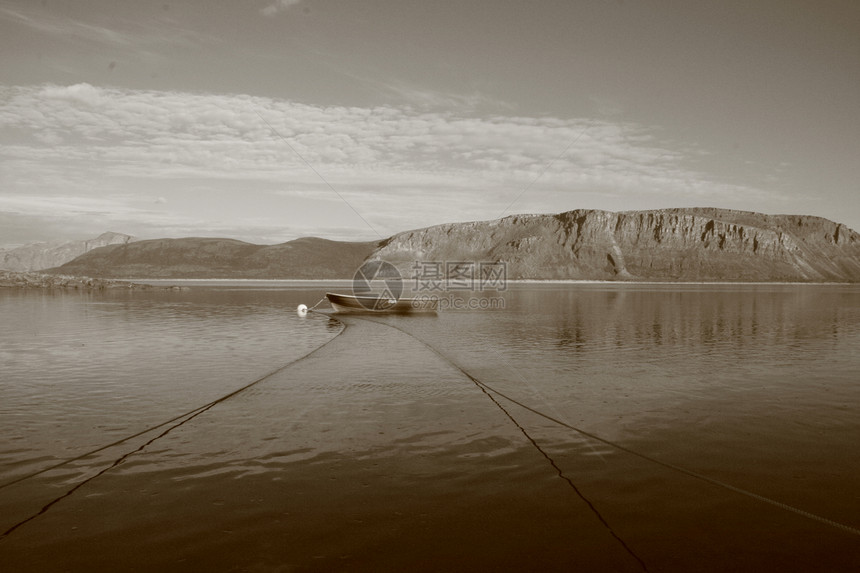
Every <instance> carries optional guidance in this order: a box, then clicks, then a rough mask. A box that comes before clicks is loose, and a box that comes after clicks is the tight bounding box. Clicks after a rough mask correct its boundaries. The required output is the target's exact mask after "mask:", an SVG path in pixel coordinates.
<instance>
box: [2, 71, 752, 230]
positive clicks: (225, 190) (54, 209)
mask: <svg viewBox="0 0 860 573" xmlns="http://www.w3.org/2000/svg"><path fill="white" fill-rule="evenodd" d="M261 116H262V117H261ZM270 126H271V128H274V130H275V131H276V132H277V134H275V133H273V132H272V129H271V128H270ZM0 128H2V130H0V134H2V135H0V144H2V149H0V158H2V162H3V170H2V175H0V176H2V180H0V182H2V190H0V209H2V210H5V211H14V212H18V213H22V214H29V215H36V214H39V215H47V214H49V213H58V212H62V213H67V214H70V216H74V215H79V216H84V215H86V216H98V217H101V218H103V219H104V220H105V221H106V222H112V221H116V222H119V223H125V224H132V223H133V222H134V221H138V223H139V225H143V226H146V225H149V228H150V230H152V232H156V231H155V230H156V229H161V230H162V231H163V230H167V229H174V228H176V227H182V226H183V225H186V226H187V228H188V232H186V233H185V234H194V233H196V232H197V231H193V229H198V230H199V229H200V228H206V229H227V228H229V227H231V225H232V227H233V228H235V229H239V228H242V229H246V228H247V227H249V226H250V225H251V223H248V224H247V225H246V224H244V223H243V224H242V225H237V224H234V223H231V221H237V220H239V219H242V218H243V217H244V220H246V221H256V223H257V224H259V225H260V226H261V228H262V227H266V228H276V227H278V226H279V225H280V226H281V228H282V229H283V228H285V227H289V226H296V225H299V224H301V223H303V222H304V223H309V221H310V220H311V219H312V217H311V218H310V219H309V218H308V217H307V216H306V215H307V213H313V212H317V213H319V212H321V211H323V210H322V209H318V208H319V207H321V206H322V205H323V204H325V205H326V208H325V210H324V211H325V213H326V215H325V216H321V215H317V219H316V224H318V225H327V226H328V227H338V228H340V227H344V228H346V227H349V226H350V225H353V228H355V229H359V230H360V233H359V235H361V233H363V234H364V235H363V236H365V237H367V231H368V230H367V229H363V228H362V223H361V221H358V220H357V218H356V217H355V215H354V213H352V212H350V210H349V208H348V207H347V206H346V205H343V204H342V203H343V201H342V200H341V199H340V198H339V197H337V196H336V195H334V194H333V193H331V191H330V189H328V188H327V186H326V185H325V183H324V182H323V181H321V179H320V178H319V177H318V176H317V175H316V174H315V173H314V172H313V171H311V170H310V169H308V167H307V164H306V163H305V161H306V162H307V163H309V164H310V165H312V166H313V167H314V170H315V171H317V172H319V173H320V174H322V175H323V176H324V177H325V179H326V180H327V181H328V182H329V183H330V184H331V185H332V186H334V187H335V189H337V191H338V193H339V194H340V195H341V196H342V197H343V198H344V199H345V200H346V201H347V202H349V204H350V205H351V206H352V207H354V208H355V209H356V210H357V211H358V212H360V213H362V215H363V216H364V217H366V218H367V219H368V221H370V223H371V224H372V225H373V227H374V228H376V229H379V230H380V232H384V233H394V232H397V231H400V230H404V229H407V228H414V227H420V226H424V225H426V224H431V223H440V222H445V221H451V220H467V219H488V218H494V217H496V216H498V214H499V213H500V212H501V210H502V209H504V208H505V207H506V206H507V205H509V204H510V203H511V201H513V200H514V199H515V198H518V197H519V196H520V195H522V197H520V198H519V200H518V201H517V202H515V203H514V204H513V205H511V209H510V212H522V211H526V210H528V211H544V212H547V211H562V210H565V209H569V208H576V207H581V206H585V205H584V203H587V201H585V200H586V199H588V198H593V197H595V196H598V195H599V196H602V197H604V198H606V197H609V198H615V200H614V201H615V203H617V204H618V205H623V204H625V202H626V203H627V204H631V202H632V204H633V205H639V204H641V203H642V202H643V201H646V200H649V199H650V200H653V201H662V202H663V203H664V204H667V203H668V204H679V203H682V202H683V200H688V201H693V202H697V203H703V202H704V203H709V204H712V203H713V201H712V200H711V198H713V197H714V196H719V197H721V199H722V200H724V201H731V200H732V199H733V198H734V199H737V200H740V199H741V198H743V199H744V200H749V199H750V197H755V196H760V197H762V198H764V197H766V196H767V194H766V193H765V192H763V191H761V190H758V189H754V188H749V187H746V186H742V185H736V184H732V183H730V182H724V181H718V180H714V179H712V178H710V177H708V176H707V175H706V174H703V173H699V172H696V171H695V170H692V169H690V168H689V166H688V163H689V160H690V158H695V157H696V156H697V154H699V153H701V151H700V150H697V149H695V148H693V147H687V148H684V147H678V146H677V145H676V146H674V147H671V148H670V147H668V146H666V145H665V144H662V143H661V142H660V141H659V139H658V138H657V136H656V135H655V134H656V133H657V131H656V130H654V129H652V128H649V127H648V126H641V125H636V124H630V123H623V122H613V121H608V120H586V119H580V118H554V117H517V116H505V115H495V116H489V117H487V116H478V115H475V114H468V113H460V112H458V113H456V114H455V113H450V112H432V111H427V110H419V109H416V108H413V107H395V106H383V107H376V108H358V107H341V106H331V107H321V106H314V105H307V104H301V103H296V102H291V101H286V100H277V99H270V98H261V97H252V96H247V95H217V94H194V93H183V92H165V91H142V90H124V89H116V88H101V87H95V86H91V85H88V84H78V85H71V86H56V85H46V86H27V87H0ZM281 137H283V138H286V139H287V140H288V142H289V146H287V145H285V143H284V141H283V140H282V139H281ZM563 150H564V153H563V154H561V155H559V154H560V153H561V152H562V151H563ZM294 151H295V152H294ZM297 154H298V155H300V157H299V156H297ZM549 162H551V165H550V164H549ZM191 189H194V190H196V191H195V192H196V193H198V195H197V199H196V200H197V202H198V203H201V204H203V205H208V206H207V208H206V210H205V212H201V208H200V207H199V206H198V207H193V206H192V204H193V203H194V199H193V198H189V199H187V200H185V201H183V200H179V198H178V196H179V195H182V194H183V193H191V191H189V190H191ZM524 189H528V191H527V193H525V194H523V190H524ZM216 192H219V193H221V195H219V197H220V198H221V199H220V201H221V203H222V204H223V208H222V209H221V210H220V211H219V210H218V208H217V205H218V203H217V202H211V203H207V201H206V199H205V196H206V194H212V193H216ZM231 193H232V194H231ZM249 194H252V195H249ZM239 197H246V198H247V197H254V200H253V201H250V200H247V199H245V200H244V202H242V201H241V200H240V199H239ZM679 198H680V199H681V200H679ZM646 202H647V201H646ZM604 203H605V202H604ZM615 203H612V202H610V204H615ZM182 209H186V210H185V211H183V210H182ZM297 209H305V210H306V211H305V212H304V213H303V212H300V211H297ZM315 209H316V211H315ZM171 213H172V214H173V215H171V216H170V217H172V218H170V217H168V215H170V214H171ZM183 213H185V214H184V215H183ZM191 213H194V214H193V215H191ZM111 217H113V219H111ZM326 217H330V218H334V219H335V220H336V222H335V223H334V224H332V222H331V221H330V220H329V222H328V223H323V221H324V220H325V218H326ZM260 218H263V219H266V221H267V222H266V223H261V222H260ZM278 221H282V223H279V222H278ZM121 230H122V229H121ZM130 231H134V232H135V233H137V234H141V232H142V231H140V230H138V229H130ZM308 231H311V229H310V228H309V229H308ZM144 232H145V231H144ZM284 233H285V232H284V231H283V230H282V231H281V233H280V234H277V233H274V234H273V233H271V232H267V236H270V237H272V238H275V239H276V240H286V238H289V237H284V236H283V235H284ZM304 234H311V233H310V232H308V233H304ZM356 238H360V237H356ZM367 238H375V237H367Z"/></svg>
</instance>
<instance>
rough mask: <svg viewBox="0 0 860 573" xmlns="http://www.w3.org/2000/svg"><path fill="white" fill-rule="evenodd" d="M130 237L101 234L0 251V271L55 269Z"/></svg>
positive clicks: (121, 242) (126, 241)
mask: <svg viewBox="0 0 860 573" xmlns="http://www.w3.org/2000/svg"><path fill="white" fill-rule="evenodd" d="M134 240H135V239H134V237H132V236H131V235H123V234H122V233H111V232H108V233H102V234H101V235H99V236H98V237H96V238H95V239H86V240H83V241H64V242H49V243H33V244H30V245H24V246H21V247H16V248H14V249H0V269H3V270H7V271H37V270H41V269H47V268H51V267H57V266H60V265H62V264H64V263H67V262H69V261H71V260H74V259H75V258H77V257H79V256H81V255H82V254H84V253H86V252H89V251H91V250H92V249H97V248H98V247H104V246H105V245H115V244H125V243H129V242H131V241H134Z"/></svg>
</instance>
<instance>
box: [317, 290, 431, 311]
mask: <svg viewBox="0 0 860 573" xmlns="http://www.w3.org/2000/svg"><path fill="white" fill-rule="evenodd" d="M325 295H326V297H327V298H328V301H329V302H330V303H331V306H332V308H334V309H335V310H336V311H337V312H387V313H412V312H436V310H437V309H438V308H439V301H438V300H437V299H433V298H429V297H428V298H388V297H382V296H374V295H359V296H355V295H350V294H336V293H333V292H327V293H325Z"/></svg>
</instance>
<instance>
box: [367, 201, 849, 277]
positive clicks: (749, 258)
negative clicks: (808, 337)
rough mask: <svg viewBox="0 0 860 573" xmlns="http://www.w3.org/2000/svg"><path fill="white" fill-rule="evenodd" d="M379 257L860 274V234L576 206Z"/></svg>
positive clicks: (654, 272)
mask: <svg viewBox="0 0 860 573" xmlns="http://www.w3.org/2000/svg"><path fill="white" fill-rule="evenodd" d="M373 257H374V258H379V259H384V260H387V261H390V262H393V263H395V264H397V265H398V267H400V268H401V272H403V273H404V275H407V274H411V271H409V270H408V265H409V263H410V262H412V261H439V262H451V261H472V262H481V261H484V262H496V261H504V262H505V263H506V265H507V277H508V278H509V279H583V280H588V279H591V280H647V281H652V280H653V281H668V280H677V281H792V282H794V281H801V282H810V281H814V282H818V281H836V282H858V281H860V235H858V234H857V233H855V232H854V231H852V230H851V229H849V228H847V227H845V226H844V225H840V224H838V223H834V222H832V221H828V220H826V219H822V218H819V217H808V216H798V215H763V214H759V213H751V212H745V211H734V210H726V209H710V208H691V209H663V210H656V211H630V212H621V213H612V212H608V211H597V210H576V211H569V212H566V213H560V214H557V215H514V216H511V217H505V218H504V219H499V220H495V221H481V222H473V223H457V224H448V225H438V226H435V227H428V228H425V229H418V230H415V231H408V232H404V233H399V234H397V235H394V236H393V237H391V238H390V239H388V240H387V241H385V242H384V243H383V245H382V246H381V248H379V249H378V250H377V251H376V252H375V253H374V254H373Z"/></svg>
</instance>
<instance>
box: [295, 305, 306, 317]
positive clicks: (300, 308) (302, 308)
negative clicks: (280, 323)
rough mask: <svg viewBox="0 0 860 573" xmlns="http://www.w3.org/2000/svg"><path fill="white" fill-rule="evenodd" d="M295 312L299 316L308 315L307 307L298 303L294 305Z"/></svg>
mask: <svg viewBox="0 0 860 573" xmlns="http://www.w3.org/2000/svg"><path fill="white" fill-rule="evenodd" d="M296 314H298V315H299V316H307V315H308V307H307V306H306V305H304V304H300V305H299V306H298V307H296Z"/></svg>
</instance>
